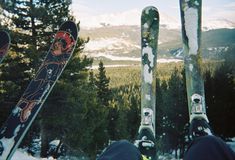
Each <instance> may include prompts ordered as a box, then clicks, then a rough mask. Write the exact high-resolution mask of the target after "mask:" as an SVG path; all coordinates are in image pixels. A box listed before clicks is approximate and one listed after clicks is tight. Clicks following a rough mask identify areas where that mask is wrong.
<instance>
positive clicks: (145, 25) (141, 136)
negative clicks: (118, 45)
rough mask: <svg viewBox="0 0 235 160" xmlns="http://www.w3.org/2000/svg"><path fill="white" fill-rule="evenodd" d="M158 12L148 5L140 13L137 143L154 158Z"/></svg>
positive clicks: (146, 153)
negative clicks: (138, 122) (139, 114)
mask: <svg viewBox="0 0 235 160" xmlns="http://www.w3.org/2000/svg"><path fill="white" fill-rule="evenodd" d="M158 33H159V13H158V10H157V8H155V7H153V6H149V7H146V8H144V9H143V11H142V14H141V62H142V63H141V124H140V127H139V131H138V137H137V139H138V140H137V144H138V148H139V149H140V151H141V153H142V154H144V155H145V156H147V157H149V158H151V159H155V156H156V145H155V136H156V135H155V126H156V125H155V115H156V109H155V108H156V63H157V62H156V60H157V47H158Z"/></svg>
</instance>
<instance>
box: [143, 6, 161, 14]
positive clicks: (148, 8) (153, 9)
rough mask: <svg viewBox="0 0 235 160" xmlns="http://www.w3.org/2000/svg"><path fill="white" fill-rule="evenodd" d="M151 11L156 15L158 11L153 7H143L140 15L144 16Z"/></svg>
mask: <svg viewBox="0 0 235 160" xmlns="http://www.w3.org/2000/svg"><path fill="white" fill-rule="evenodd" d="M150 10H152V11H154V12H156V13H158V9H157V8H156V7H155V6H147V7H145V8H144V9H143V10H142V14H143V13H145V14H149V11H150Z"/></svg>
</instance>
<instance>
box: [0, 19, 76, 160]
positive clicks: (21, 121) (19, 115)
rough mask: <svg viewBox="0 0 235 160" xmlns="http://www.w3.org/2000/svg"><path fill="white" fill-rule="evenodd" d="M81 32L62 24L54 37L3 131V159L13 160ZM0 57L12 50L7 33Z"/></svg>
mask: <svg viewBox="0 0 235 160" xmlns="http://www.w3.org/2000/svg"><path fill="white" fill-rule="evenodd" d="M77 37H78V29H77V26H76V24H75V23H74V22H72V21H67V22H65V23H63V24H62V25H61V26H60V28H59V31H58V32H57V33H56V34H55V37H54V41H53V43H52V45H51V47H50V49H49V51H48V54H47V56H46V58H45V59H44V61H43V62H42V64H41V66H40V68H39V70H38V71H37V73H36V75H35V77H34V79H33V80H32V81H31V82H30V84H29V85H28V87H27V89H26V90H25V92H24V93H23V95H22V97H21V98H20V100H19V102H18V103H17V105H16V106H15V108H14V109H13V110H12V113H11V114H10V116H9V117H8V119H7V121H6V122H5V124H4V125H3V126H2V128H1V129H0V160H10V159H11V157H12V155H13V154H14V152H15V150H16V149H17V147H18V145H19V144H20V142H21V140H22V139H23V137H24V135H25V134H26V132H27V131H28V129H29V127H30V126H31V124H32V122H33V120H34V119H35V118H36V116H37V114H38V112H39V110H40V109H41V107H42V105H43V103H44V102H45V100H46V99H47V97H48V95H49V93H50V91H51V90H52V88H53V86H54V85H55V83H56V81H57V80H58V78H59V77H60V75H61V73H62V72H63V70H64V68H65V66H66V64H67V63H68V61H69V59H70V58H71V56H72V54H73V51H74V48H75V46H76V42H77ZM0 38H1V39H0V43H1V44H3V43H5V45H3V46H2V45H0V46H1V52H0V53H1V54H0V56H1V58H2V57H3V56H2V55H5V54H6V52H7V49H8V48H9V43H10V38H9V36H8V34H7V33H5V32H4V33H2V32H1V33H0Z"/></svg>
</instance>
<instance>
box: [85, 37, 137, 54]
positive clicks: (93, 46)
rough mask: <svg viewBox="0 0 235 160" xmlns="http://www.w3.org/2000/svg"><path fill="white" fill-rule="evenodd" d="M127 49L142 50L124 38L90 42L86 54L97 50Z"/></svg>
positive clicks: (86, 47)
mask: <svg viewBox="0 0 235 160" xmlns="http://www.w3.org/2000/svg"><path fill="white" fill-rule="evenodd" d="M126 48H132V49H133V48H137V49H138V48H140V46H137V45H133V44H132V43H131V42H129V41H127V40H125V39H124V38H116V37H112V38H99V39H93V40H90V41H89V43H87V44H86V46H85V49H84V52H88V51H89V52H92V51H97V50H120V49H126Z"/></svg>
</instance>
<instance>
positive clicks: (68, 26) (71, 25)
mask: <svg viewBox="0 0 235 160" xmlns="http://www.w3.org/2000/svg"><path fill="white" fill-rule="evenodd" d="M59 30H60V31H66V32H69V33H70V34H71V35H72V36H73V37H74V39H75V40H77V37H78V27H77V24H76V23H75V22H73V21H66V22H64V23H63V24H62V25H61V26H60V29H59Z"/></svg>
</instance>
